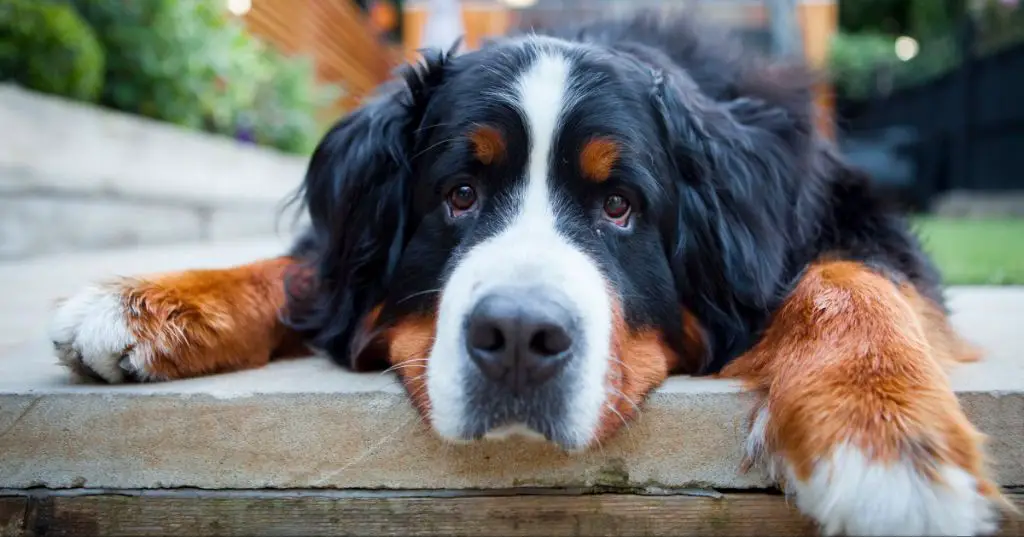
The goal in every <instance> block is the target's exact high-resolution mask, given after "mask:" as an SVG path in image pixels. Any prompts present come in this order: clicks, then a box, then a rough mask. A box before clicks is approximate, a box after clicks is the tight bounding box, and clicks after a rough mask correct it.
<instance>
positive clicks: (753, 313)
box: [654, 71, 813, 355]
mask: <svg viewBox="0 0 1024 537" xmlns="http://www.w3.org/2000/svg"><path fill="white" fill-rule="evenodd" d="M737 93H738V92H737ZM766 97H770V96H766ZM654 104H655V108H656V109H657V110H658V112H659V115H660V116H661V119H662V122H663V128H664V131H663V137H664V139H665V140H666V142H667V151H668V153H669V160H670V161H671V162H672V163H673V169H672V170H671V173H672V174H674V178H673V179H674V181H673V185H674V187H675V189H676V195H677V196H678V203H677V204H676V206H677V207H678V209H677V210H676V211H675V212H674V213H672V214H670V215H668V216H667V218H666V222H665V223H664V230H665V231H664V232H665V234H666V236H667V237H669V239H668V244H667V248H668V257H669V260H670V264H671V266H672V270H673V273H674V277H675V280H676V285H677V289H679V292H680V294H681V296H680V300H681V302H682V303H683V304H685V305H686V307H687V308H689V309H691V311H693V312H694V314H695V315H697V317H698V319H699V320H700V321H701V323H702V324H703V325H704V326H705V327H706V328H707V329H708V333H710V334H715V335H717V336H720V340H719V341H712V342H709V343H711V344H712V345H714V346H715V348H714V350H715V354H716V355H721V351H725V352H726V353H728V352H729V351H730V349H735V348H737V347H739V346H742V345H745V344H747V343H749V342H746V341H742V340H741V339H740V338H739V337H738V336H739V335H740V334H749V333H750V332H751V329H756V328H757V327H756V326H753V324H754V323H756V322H758V321H759V320H760V319H763V318H764V313H765V312H766V311H768V310H770V309H771V308H772V307H774V305H775V303H776V301H777V300H779V299H780V298H781V297H780V295H781V294H782V293H783V292H784V289H785V286H786V282H785V281H784V278H785V277H786V275H787V270H786V269H787V263H788V262H789V261H790V260H789V259H788V256H789V255H790V252H791V250H790V246H791V245H793V244H799V243H800V241H803V240H805V239H806V238H805V237H803V236H801V233H802V229H803V227H805V226H801V225H799V224H801V222H798V221H797V220H798V218H797V217H796V216H795V215H797V214H799V211H798V210H797V208H796V206H797V205H803V204H804V203H805V202H804V200H803V197H804V196H806V195H807V192H809V190H808V189H807V188H806V187H805V185H803V184H801V181H805V179H806V178H805V177H802V175H803V170H805V169H807V167H808V166H809V162H810V158H809V157H808V155H809V154H810V153H809V147H810V146H811V142H812V131H813V125H812V124H811V114H810V106H808V111H807V113H806V114H804V113H802V111H801V110H800V109H799V108H798V107H796V108H794V107H787V106H785V105H784V104H783V103H780V102H778V100H775V101H771V100H768V98H762V97H761V96H757V95H752V94H751V92H746V96H743V97H739V98H736V99H733V100H728V101H714V100H712V99H710V98H709V97H708V96H707V95H705V94H704V93H703V92H702V91H701V90H700V88H698V87H697V85H696V84H695V83H694V82H693V81H692V80H691V79H690V78H688V77H687V76H686V75H685V74H683V73H681V72H671V71H669V72H664V73H656V74H655V91H654ZM805 182H807V183H810V181H805ZM723 346H724V347H726V348H724V349H723V348H722V347H723Z"/></svg>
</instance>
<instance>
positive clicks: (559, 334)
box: [466, 291, 576, 393]
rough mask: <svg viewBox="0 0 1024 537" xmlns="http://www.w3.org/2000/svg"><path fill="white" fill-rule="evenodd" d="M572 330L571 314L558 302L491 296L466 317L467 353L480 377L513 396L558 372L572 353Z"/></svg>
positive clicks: (509, 294) (513, 295)
mask: <svg viewBox="0 0 1024 537" xmlns="http://www.w3.org/2000/svg"><path fill="white" fill-rule="evenodd" d="M575 332H576V327H575V321H574V318H573V315H572V314H571V312H570V311H569V310H567V309H566V308H565V307H564V306H562V305H561V304H560V303H559V302H558V301H557V300H555V299H552V298H548V297H544V296H535V295H531V294H529V293H516V292H512V291H510V292H496V293H492V294H490V295H487V296H485V297H484V298H482V299H481V300H480V302H478V303H477V305H476V307H474V308H473V311H472V313H470V315H469V319H468V322H467V324H466V349H467V351H468V352H469V357H470V358H471V359H472V360H473V362H474V363H476V365H477V366H478V367H479V368H480V371H482V372H483V374H484V376H486V377H487V378H489V379H491V380H493V381H496V382H501V383H503V384H504V385H506V386H507V387H509V388H511V389H512V390H513V391H515V392H516V393H518V392H521V391H522V390H524V389H527V388H530V387H534V386H538V385H540V384H541V383H543V382H545V381H547V380H548V379H550V378H551V377H553V376H555V374H556V373H558V371H559V370H560V369H561V368H562V367H563V366H564V365H565V363H566V362H567V361H568V359H569V356H570V355H571V348H572V343H573V337H574V336H575Z"/></svg>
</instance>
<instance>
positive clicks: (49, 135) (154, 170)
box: [0, 84, 307, 259]
mask: <svg viewBox="0 0 1024 537" xmlns="http://www.w3.org/2000/svg"><path fill="white" fill-rule="evenodd" d="M0 125H2V126H3V128H0V259H21V258H27V257H32V256H38V255H46V254H54V253H62V252H71V251H80V250H91V249H100V248H125V247H131V246H136V245H150V244H168V243H175V242H192V241H218V240H224V239H231V238H237V237H255V236H261V235H267V234H272V233H274V232H275V231H276V230H277V229H280V228H281V227H280V226H285V225H287V224H288V223H289V220H288V217H290V216H292V214H286V215H284V218H283V219H280V220H279V218H278V217H279V216H281V215H280V211H281V209H282V208H283V207H282V203H283V202H284V201H286V200H287V199H288V198H289V196H290V195H291V194H292V193H293V192H294V191H295V189H296V187H298V186H299V184H300V182H301V180H302V177H303V174H304V173H305V169H306V164H307V158H306V157H305V156H296V155H289V154H284V153H281V152H279V151H276V150H274V149H270V148H266V147H257V146H254V145H251V144H245V143H241V142H238V141H235V140H233V139H231V138H228V137H225V136H216V135H212V134H207V133H202V132H197V131H195V130H192V129H186V128H183V127H179V126H176V125H172V124H169V123H166V122H162V121H155V120H152V119H148V118H144V117H140V116H136V115H132V114H127V113H123V112H118V111H114V110H110V109H107V108H103V107H99V106H95V105H90V104H85V103H80V102H75V101H70V100H67V99H63V98H60V97H56V96H53V95H46V94H41V93H38V92H33V91H28V90H25V89H23V88H20V87H17V86H14V85H11V84H0Z"/></svg>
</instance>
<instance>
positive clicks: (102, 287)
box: [49, 282, 158, 384]
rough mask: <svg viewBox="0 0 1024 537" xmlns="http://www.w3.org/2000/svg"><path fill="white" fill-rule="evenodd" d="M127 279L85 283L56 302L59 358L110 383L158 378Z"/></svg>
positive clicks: (53, 330) (53, 334)
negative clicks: (129, 300)
mask: <svg viewBox="0 0 1024 537" xmlns="http://www.w3.org/2000/svg"><path fill="white" fill-rule="evenodd" d="M125 291H126V284H124V283H120V282H105V283H100V284H94V285H91V286H89V287H86V288H84V289H82V290H80V291H78V292H77V293H75V294H74V295H72V296H71V297H70V298H67V299H65V300H63V301H61V302H59V303H58V304H57V307H56V310H55V311H54V313H53V316H52V318H51V322H50V327H49V334H50V339H51V340H52V341H53V345H54V349H55V351H56V353H57V358H58V360H59V361H60V363H61V364H63V365H64V366H66V367H68V368H69V369H71V370H72V371H73V372H75V373H77V374H79V375H81V376H84V377H88V378H91V379H94V380H101V381H105V382H109V383H111V384H117V383H122V382H129V381H148V380H158V379H157V375H155V374H153V372H152V371H151V370H150V367H149V366H150V359H151V356H150V355H149V354H148V352H147V351H148V349H149V347H148V346H147V345H140V342H139V339H138V337H137V333H138V330H137V329H136V326H135V323H136V322H137V319H136V318H134V316H132V315H131V313H130V311H129V308H128V307H127V300H126V294H125Z"/></svg>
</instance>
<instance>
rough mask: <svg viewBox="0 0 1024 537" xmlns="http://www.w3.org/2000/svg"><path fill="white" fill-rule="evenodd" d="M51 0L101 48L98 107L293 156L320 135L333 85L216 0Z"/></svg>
mask: <svg viewBox="0 0 1024 537" xmlns="http://www.w3.org/2000/svg"><path fill="white" fill-rule="evenodd" d="M0 1H5V0H0ZM39 1H42V0H39ZM58 1H62V2H64V3H67V4H70V5H72V6H73V7H74V8H75V9H76V10H77V11H78V13H80V14H81V16H82V17H83V18H84V19H85V20H86V21H88V23H89V24H90V25H92V27H93V28H94V30H95V32H96V35H97V36H99V39H100V41H101V43H102V46H103V48H104V50H105V51H106V55H107V64H106V73H105V79H106V83H105V85H104V89H103V94H102V98H101V102H102V103H103V104H104V105H106V106H109V107H111V108H115V109H118V110H122V111H126V112H131V113H134V114H140V115H143V116H147V117H151V118H154V119H159V120H162V121H168V122H171V123H175V124H179V125H183V126H186V127H190V128H194V129H201V130H205V131H209V132H214V133H219V134H224V135H228V136H232V137H236V138H241V139H246V140H251V141H254V142H256V143H260V144H264V145H270V146H273V147H277V148H279V149H282V150H285V151H290V152H296V153H306V152H308V151H310V150H311V148H312V145H313V144H314V143H315V141H316V139H317V138H318V137H319V136H320V135H321V130H320V128H319V125H318V124H317V122H316V121H315V116H316V113H317V111H318V110H319V109H320V107H321V106H323V105H325V104H326V103H328V102H329V100H330V99H331V98H332V97H333V96H335V95H336V94H337V92H336V90H335V89H334V88H332V87H322V86H320V85H318V84H317V83H316V79H315V73H314V71H313V69H312V67H311V65H310V64H309V62H308V61H307V60H305V59H303V58H287V59H285V58H283V57H282V56H281V54H279V53H278V52H276V51H275V50H274V49H272V48H271V47H269V46H266V45H265V44H264V43H262V42H261V41H260V40H259V39H257V38H256V37H254V36H252V35H250V34H249V33H248V32H247V31H246V30H245V28H244V26H243V24H242V22H241V21H240V20H238V19H237V18H235V17H232V16H230V15H229V14H228V13H227V11H226V9H225V3H224V2H223V0H58Z"/></svg>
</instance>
